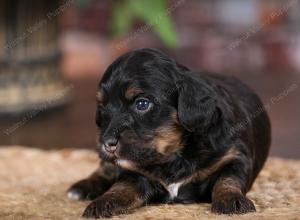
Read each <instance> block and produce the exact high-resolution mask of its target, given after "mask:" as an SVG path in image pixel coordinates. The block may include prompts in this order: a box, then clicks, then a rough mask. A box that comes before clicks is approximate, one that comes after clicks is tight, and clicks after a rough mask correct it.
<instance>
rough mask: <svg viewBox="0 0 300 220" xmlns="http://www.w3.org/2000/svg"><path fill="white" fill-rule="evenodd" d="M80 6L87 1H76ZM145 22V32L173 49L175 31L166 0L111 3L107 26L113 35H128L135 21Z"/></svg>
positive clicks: (136, 0)
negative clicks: (151, 33)
mask: <svg viewBox="0 0 300 220" xmlns="http://www.w3.org/2000/svg"><path fill="white" fill-rule="evenodd" d="M76 1H77V3H78V4H79V5H80V6H84V5H86V4H87V3H88V2H89V0H76ZM137 20H138V21H142V22H145V24H146V25H147V26H146V27H141V28H143V29H144V28H145V29H147V30H149V29H153V31H154V32H155V33H156V34H157V35H158V36H159V37H160V38H161V39H162V41H163V42H164V43H165V44H166V46H167V47H170V48H173V47H175V46H176V44H177V37H176V31H175V28H174V24H173V21H172V18H171V16H170V11H169V10H168V1H167V0H118V1H113V11H112V17H111V18H110V22H109V25H110V27H111V32H112V34H113V35H115V36H118V35H124V34H126V33H129V32H130V31H131V30H132V28H133V26H134V24H135V22H136V21H137Z"/></svg>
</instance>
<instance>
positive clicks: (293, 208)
mask: <svg viewBox="0 0 300 220" xmlns="http://www.w3.org/2000/svg"><path fill="white" fill-rule="evenodd" d="M97 165H98V159H97V155H96V154H95V153H93V152H90V151H84V150H74V151H71V150H61V151H47V152H46V151H41V150H35V149H30V148H24V147H0V219H1V220H2V219H16V220H17V219H80V215H81V214H82V212H83V210H84V208H85V207H86V205H87V204H88V203H87V202H74V201H69V200H68V199H67V198H66V196H65V191H66V189H67V188H68V186H69V185H70V184H71V183H73V182H74V181H76V180H79V179H81V178H83V177H85V176H87V175H88V174H90V173H91V172H92V171H93V170H94V169H95V168H96V167H97ZM248 196H249V197H250V198H251V199H252V200H253V201H254V202H255V204H256V209H257V212H256V213H251V214H246V215H242V216H222V215H215V214H211V213H210V204H196V205H163V206H148V207H144V208H141V209H139V210H138V211H136V212H135V213H134V214H131V215H123V216H120V217H116V218H113V219H134V220H138V219H147V220H150V219H251V220H254V219H300V161H296V160H284V159H279V158H270V159H269V160H268V162H267V164H266V166H265V169H264V170H263V171H262V172H261V174H260V176H259V178H258V179H257V180H256V182H255V184H254V187H253V189H252V191H251V192H249V194H248Z"/></svg>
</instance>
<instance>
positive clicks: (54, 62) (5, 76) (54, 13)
mask: <svg viewBox="0 0 300 220" xmlns="http://www.w3.org/2000/svg"><path fill="white" fill-rule="evenodd" d="M65 4H66V3H65ZM62 6H65V7H64V8H63V7H62ZM65 8H66V5H64V4H62V3H61V2H60V1H59V0H51V1H40V0H28V1H22V0H3V1H0V14H1V15H4V16H1V17H2V18H1V19H0V114H6V113H7V114H15V113H24V112H28V111H32V110H36V109H41V108H44V109H48V108H51V107H55V106H59V105H62V104H64V103H66V101H67V100H68V94H69V92H70V87H66V86H65V84H64V83H63V81H62V78H61V75H60V70H59V61H60V52H59V49H58V44H57V36H58V28H57V17H58V16H59V14H60V13H62V12H63V10H64V9H65Z"/></svg>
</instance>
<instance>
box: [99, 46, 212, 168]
mask: <svg viewBox="0 0 300 220" xmlns="http://www.w3.org/2000/svg"><path fill="white" fill-rule="evenodd" d="M97 102H98V105H97V116H96V123H97V126H98V130H99V137H98V151H99V154H100V156H101V158H102V159H104V160H108V161H111V162H114V163H119V164H122V163H121V162H124V161H126V164H127V165H128V164H135V165H138V166H148V165H152V164H162V163H164V162H166V161H168V160H169V159H171V158H172V156H173V155H176V153H178V152H180V151H181V150H182V148H184V146H185V144H186V141H185V137H187V136H188V135H189V134H191V133H193V132H195V131H196V130H197V129H198V128H200V129H201V128H205V127H207V126H208V125H209V123H210V121H211V118H212V117H213V115H214V112H215V107H216V103H215V100H214V99H213V95H212V90H211V88H210V87H209V85H207V84H206V83H204V82H201V80H200V81H199V80H197V79H195V78H193V76H192V75H191V74H189V71H188V69H187V68H185V67H183V66H181V65H178V64H177V63H176V62H175V61H174V60H173V59H170V58H168V57H167V56H166V55H164V54H163V53H161V52H159V51H157V50H153V49H140V50H135V51H133V52H129V53H127V54H125V55H123V56H121V57H120V58H118V59H117V60H116V61H115V62H113V63H112V64H111V65H110V66H109V67H108V69H107V70H106V72H105V73H104V76H103V78H102V80H101V81H100V84H99V91H98V93H97Z"/></svg>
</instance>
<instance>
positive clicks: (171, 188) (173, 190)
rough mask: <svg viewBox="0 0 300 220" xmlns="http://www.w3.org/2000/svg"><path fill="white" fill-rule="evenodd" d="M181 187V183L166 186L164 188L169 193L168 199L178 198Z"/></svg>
mask: <svg viewBox="0 0 300 220" xmlns="http://www.w3.org/2000/svg"><path fill="white" fill-rule="evenodd" d="M182 185H183V181H181V182H177V183H171V184H169V185H166V186H165V188H166V190H167V191H168V192H169V197H170V199H174V198H176V197H177V196H178V192H179V189H180V187H181V186H182Z"/></svg>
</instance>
